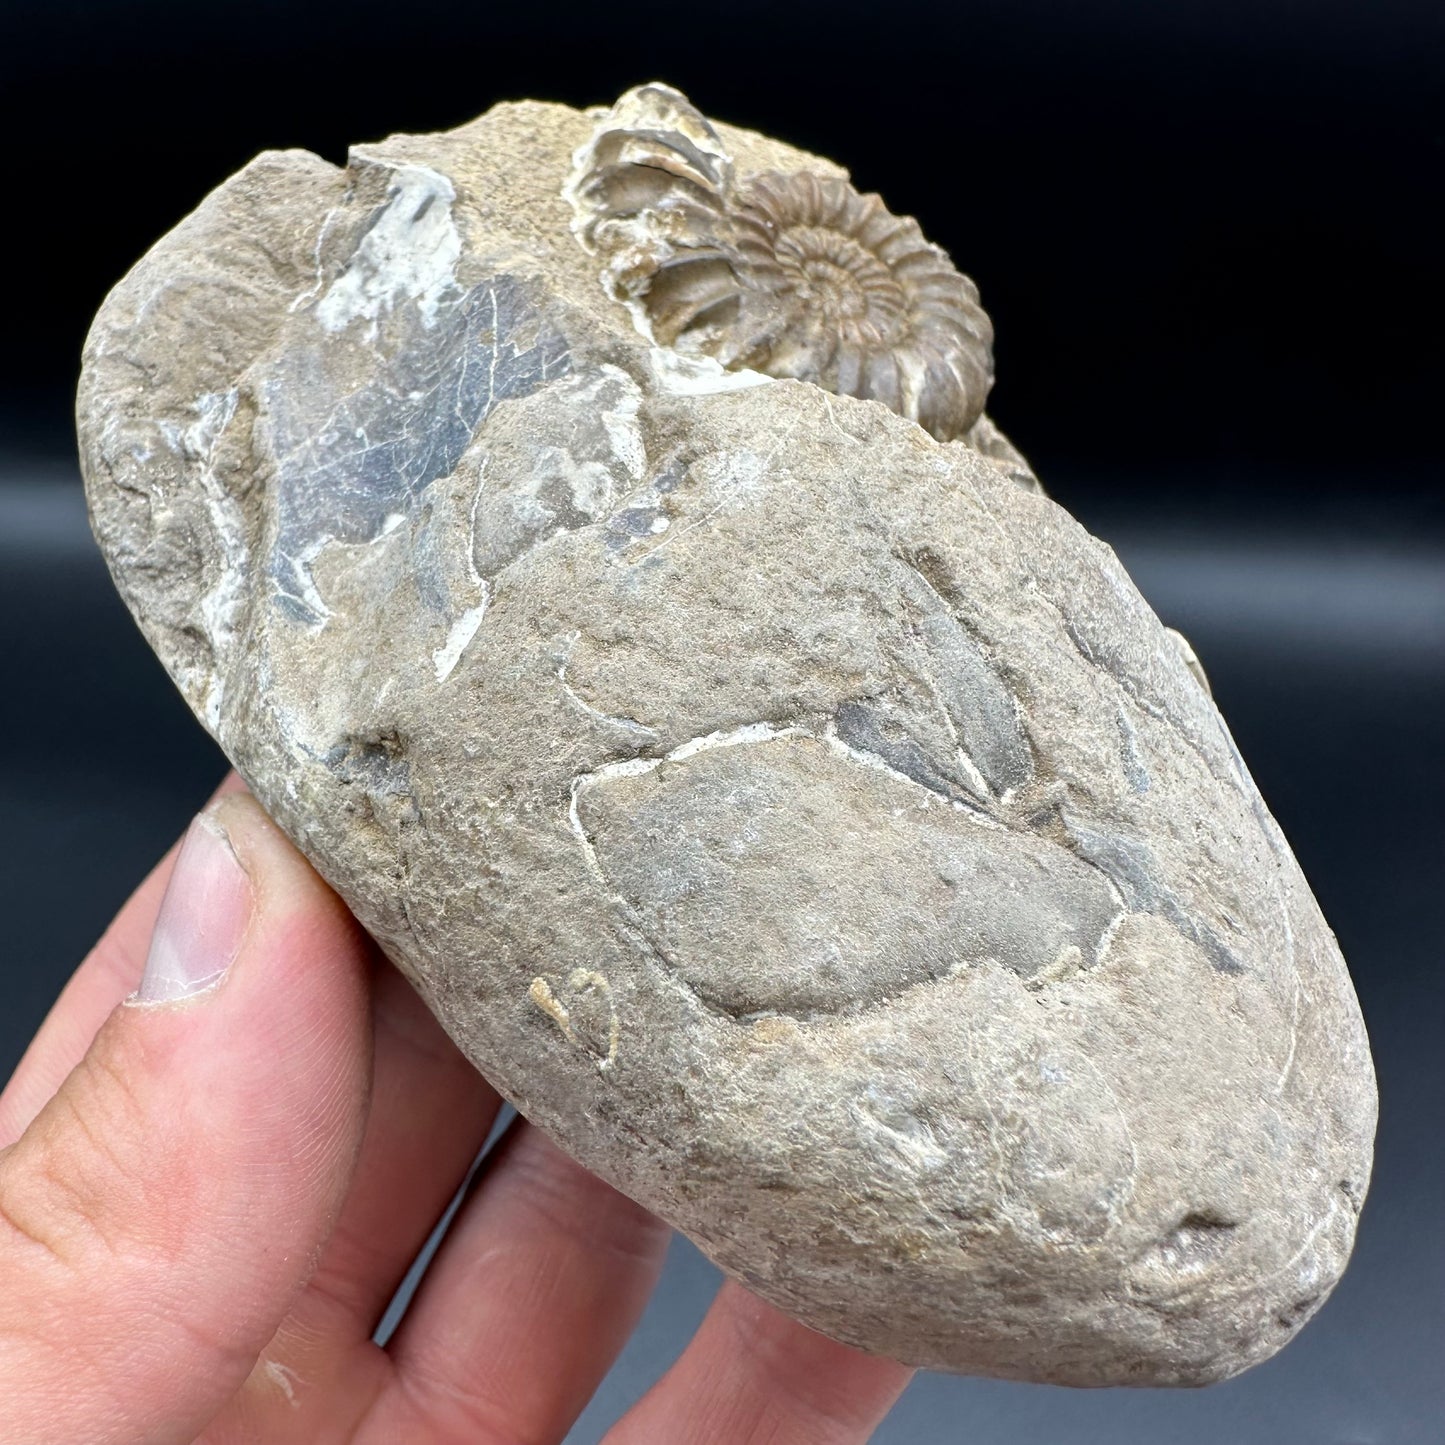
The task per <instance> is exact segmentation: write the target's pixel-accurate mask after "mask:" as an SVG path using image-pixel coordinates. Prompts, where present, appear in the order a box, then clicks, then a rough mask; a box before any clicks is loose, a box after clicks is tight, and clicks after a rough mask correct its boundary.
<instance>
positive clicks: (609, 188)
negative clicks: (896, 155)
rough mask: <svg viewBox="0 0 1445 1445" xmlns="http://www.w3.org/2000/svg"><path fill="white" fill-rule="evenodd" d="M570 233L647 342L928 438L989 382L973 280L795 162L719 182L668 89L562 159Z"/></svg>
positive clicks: (640, 97) (948, 432) (977, 399)
mask: <svg viewBox="0 0 1445 1445" xmlns="http://www.w3.org/2000/svg"><path fill="white" fill-rule="evenodd" d="M570 194H571V197H572V200H573V203H574V205H575V206H576V209H577V212H578V219H579V225H578V234H579V235H580V236H581V238H582V240H583V242H584V243H585V244H587V245H588V246H590V247H591V248H593V249H594V250H596V251H597V252H598V253H599V254H600V255H602V256H603V257H604V258H605V261H606V269H605V276H606V279H607V281H608V282H609V284H610V285H611V286H612V288H613V290H614V293H615V294H617V295H618V296H619V297H621V298H622V299H624V300H628V301H631V302H634V303H636V305H637V308H638V310H635V311H634V314H635V315H638V314H639V311H640V316H639V320H642V319H644V318H645V323H646V326H647V328H648V330H649V331H650V333H651V336H652V338H653V339H654V340H655V341H656V342H658V343H659V344H661V345H664V346H671V347H675V348H677V349H678V350H680V351H685V352H694V353H703V354H706V355H709V356H713V357H715V358H716V359H717V360H718V361H720V362H721V363H722V364H723V365H724V366H726V367H730V368H735V369H736V368H747V369H750V370H753V371H760V372H764V373H766V374H767V375H769V376H777V377H794V378H797V379H798V380H802V381H810V382H814V383H815V384H817V385H818V386H822V387H826V388H827V389H828V390H829V391H833V392H837V393H840V394H842V395H845V396H857V397H867V398H872V399H873V400H875V401H880V402H883V403H884V404H885V405H886V406H889V407H892V408H893V410H894V411H897V412H900V413H901V414H902V415H904V416H907V417H911V418H912V419H913V420H914V421H916V422H918V423H919V424H920V425H921V426H923V427H925V428H926V429H927V430H928V431H929V432H931V433H932V434H933V435H934V436H935V437H937V438H939V440H941V441H947V440H950V439H951V438H954V437H959V436H962V435H963V434H964V433H965V432H967V431H968V430H969V428H970V427H972V426H973V424H974V423H975V422H976V421H977V420H978V418H979V416H980V415H981V414H982V412H983V405H984V400H985V398H986V397H987V395H988V390H989V387H990V386H991V385H992V382H993V350H992V346H993V327H992V326H991V325H990V323H989V319H988V317H987V315H986V314H985V313H984V310H983V308H982V307H981V306H980V305H979V300H978V290H977V288H976V287H975V286H974V284H973V282H972V281H971V280H969V278H968V277H967V276H964V275H962V274H961V273H960V272H958V271H957V270H956V269H955V268H954V266H953V264H952V262H951V261H950V260H949V258H948V256H947V255H946V254H945V253H944V252H943V251H942V250H940V249H939V247H937V246H934V245H932V244H930V243H929V242H928V241H927V240H925V239H924V236H923V232H922V231H921V230H920V229H919V226H918V223H917V222H916V221H914V220H912V219H911V218H909V217H906V216H895V215H893V214H891V213H890V212H889V211H888V210H887V209H886V208H885V206H884V205H883V202H882V201H881V200H880V199H879V198H878V197H877V196H876V195H861V194H859V192H857V191H855V190H854V189H853V187H852V186H850V185H849V184H848V182H847V181H846V180H843V179H842V178H841V177H837V176H826V175H819V174H816V173H814V172H811V171H800V172H793V173H783V172H780V171H761V172H757V173H754V174H750V175H745V176H737V175H735V174H734V169H733V165H732V161H731V159H730V158H729V157H728V155H727V153H726V151H725V150H724V148H723V146H722V143H721V141H720V139H719V138H718V136H717V133H716V132H715V131H714V130H713V128H712V127H711V126H710V125H709V124H708V122H707V121H706V119H704V117H703V116H702V115H701V114H700V113H699V112H698V111H697V110H696V109H695V108H694V107H693V106H692V105H691V104H689V102H688V101H687V100H686V98H685V97H683V96H682V95H680V94H679V93H678V92H677V91H674V90H670V89H668V88H667V87H665V86H658V85H651V86H641V87H639V88H638V89H636V90H633V91H629V92H628V93H627V94H626V95H625V96H623V97H622V99H621V100H620V101H618V103H617V105H616V106H615V107H614V108H613V110H612V112H611V114H610V115H609V116H608V118H607V120H606V121H604V122H603V124H602V126H601V127H600V128H599V130H598V132H597V134H596V136H595V137H594V139H593V141H592V142H591V144H590V145H589V146H586V147H584V148H583V150H582V151H581V152H580V153H579V155H578V158H577V170H576V172H575V174H574V177H573V180H572V182H571V185H570Z"/></svg>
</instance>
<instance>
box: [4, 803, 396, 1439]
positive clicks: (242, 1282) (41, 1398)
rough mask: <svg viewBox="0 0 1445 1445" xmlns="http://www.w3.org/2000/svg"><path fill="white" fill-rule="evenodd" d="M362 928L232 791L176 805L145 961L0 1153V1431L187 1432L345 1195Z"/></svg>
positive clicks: (304, 1267) (363, 1036)
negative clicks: (201, 803) (136, 982)
mask: <svg viewBox="0 0 1445 1445" xmlns="http://www.w3.org/2000/svg"><path fill="white" fill-rule="evenodd" d="M367 960H368V955H367V946H366V944H365V943H364V941H363V939H362V936H361V934H360V932H359V930H358V929H357V927H356V925H355V923H354V922H353V921H352V920H351V918H350V916H349V914H347V912H346V910H345V909H344V907H343V906H342V905H341V903H340V901H339V900H338V899H337V898H336V896H335V895H334V894H333V893H332V892H331V891H330V890H329V889H328V888H327V887H326V885H325V884H324V883H323V882H322V881H321V880H320V879H319V878H318V877H317V876H316V874H315V873H314V872H313V871H312V870H311V868H310V866H309V865H308V864H307V863H306V861H305V860H304V859H303V858H302V857H301V856H300V854H298V853H297V852H296V851H295V850H294V849H293V848H292V847H291V845H290V844H289V843H288V842H287V841H286V840H285V838H284V837H283V836H282V835H281V833H280V832H279V830H278V829H277V828H276V827H275V825H274V824H272V823H271V822H270V821H269V820H268V819H267V818H266V817H265V815H264V814H263V813H262V812H261V810H260V808H259V807H258V806H257V805H256V803H255V802H254V801H253V800H252V799H251V798H250V797H248V796H246V795H244V794H231V795H229V796H226V797H222V798H221V799H219V800H218V801H217V802H215V803H214V804H212V805H211V807H210V808H208V809H207V810H206V811H205V812H204V813H202V814H201V816H200V817H199V818H197V819H196V821H195V822H194V823H193V824H192V825H191V828H190V831H189V832H188V833H187V834H186V838H185V841H184V843H183V844H182V847H181V851H180V854H179V857H178V858H177V862H176V866H175V871H174V873H173V875H172V878H171V881H170V884H169V886H168V888H167V891H166V895H165V899H164V902H163V903H162V905H161V910H160V914H159V917H158V918H157V922H156V926H155V931H154V934H153V937H152V940H151V944H150V952H149V955H148V959H147V963H146V970H145V975H144V978H143V980H142V982H141V985H140V988H139V989H138V990H137V992H136V994H135V995H133V996H132V998H130V999H128V1000H127V1001H126V1002H125V1003H124V1004H122V1005H121V1006H120V1007H119V1008H117V1009H116V1010H115V1012H114V1013H113V1014H112V1015H111V1017H110V1018H109V1020H108V1021H107V1022H106V1023H105V1025H104V1026H103V1027H102V1028H101V1030H100V1032H99V1033H98V1034H97V1035H96V1038H95V1040H94V1042H93V1043H92V1045H91V1047H90V1051H89V1052H88V1053H87V1055H86V1056H85V1058H84V1060H83V1061H82V1062H81V1063H80V1064H79V1065H78V1066H77V1067H76V1069H75V1070H74V1072H73V1073H72V1074H71V1075H70V1077H69V1078H68V1079H67V1080H66V1081H65V1083H64V1084H63V1085H62V1087H61V1089H60V1091H59V1093H58V1094H57V1095H56V1096H55V1098H54V1099H52V1100H51V1101H50V1103H49V1104H48V1105H47V1106H46V1107H45V1108H44V1109H43V1110H42V1111H41V1112H40V1114H39V1115H38V1116H37V1117H36V1119H35V1121H34V1122H33V1123H32V1124H31V1126H30V1127H29V1129H27V1130H26V1132H25V1133H24V1135H22V1137H21V1138H20V1139H19V1140H18V1141H17V1142H16V1143H15V1144H14V1145H13V1146H12V1147H11V1148H10V1149H9V1150H7V1151H5V1152H4V1153H3V1154H0V1279H3V1280H4V1282H5V1287H4V1290H3V1292H0V1440H6V1441H17V1442H18V1441H24V1442H27V1445H31V1442H35V1445H43V1442H49V1441H55V1442H57V1445H58V1442H67V1445H68V1442H74V1441H78V1440H85V1441H87V1442H97V1445H100V1442H132V1441H135V1442H138V1441H145V1442H147V1445H152V1442H153V1445H163V1442H170V1441H176V1442H181V1441H189V1440H192V1439H193V1438H194V1437H195V1435H196V1434H197V1433H198V1432H199V1431H200V1430H201V1428H202V1427H203V1426H204V1424H205V1422H206V1420H207V1419H208V1418H209V1417H210V1416H211V1415H212V1414H213V1413H214V1412H215V1411H216V1410H217V1409H219V1408H220V1406H221V1405H222V1404H223V1403H224V1402H225V1401H226V1400H227V1399H228V1398H229V1397H230V1396H231V1394H233V1393H234V1392H235V1390H236V1389H237V1388H239V1386H240V1385H241V1383H242V1382H243V1381H244V1380H245V1378H246V1376H247V1374H248V1373H249V1371H250V1369H251V1367H252V1365H253V1364H254V1363H255V1360H256V1357H257V1355H258V1354H259V1352H260V1351H261V1350H262V1348H263V1347H264V1346H265V1344H266V1343H267V1341H268V1340H269V1339H270V1337H271V1335H272V1334H273V1333H274V1332H275V1329H276V1327H277V1325H278V1324H279V1323H280V1321H281V1319H282V1318H283V1316H284V1315H285V1313H286V1310H287V1307H288V1305H289V1304H290V1302H291V1300H292V1298H293V1297H294V1295H295V1293H296V1291H297V1290H298V1289H299V1287H300V1286H301V1285H302V1284H303V1283H304V1282H305V1279H306V1277H307V1275H308V1273H309V1272H310V1269H311V1267H312V1266H313V1264H314V1262H315V1259H316V1256H317V1253H318V1251H319V1248H320V1245H321V1244H322V1242H323V1241H324V1239H325V1238H326V1236H327V1234H328V1232H329V1230H330V1228H331V1225H332V1223H333V1221H334V1219H335V1216H336V1214H337V1212H338V1210H339V1208H340V1205H341V1201H342V1198H343V1196H344V1195H345V1192H346V1188H347V1185H348V1182H349V1179H350V1174H351V1170H352V1167H353V1164H354V1160H355V1155H356V1151H357V1148H358V1145H359V1142H360V1138H361V1130H362V1126H363V1123H364V1119H365V1112H366V1101H367V1089H368V1074H369V1067H370V1041H369V1036H368V1027H369V1025H368V1012H367V999H366V990H365V979H366V973H367Z"/></svg>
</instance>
